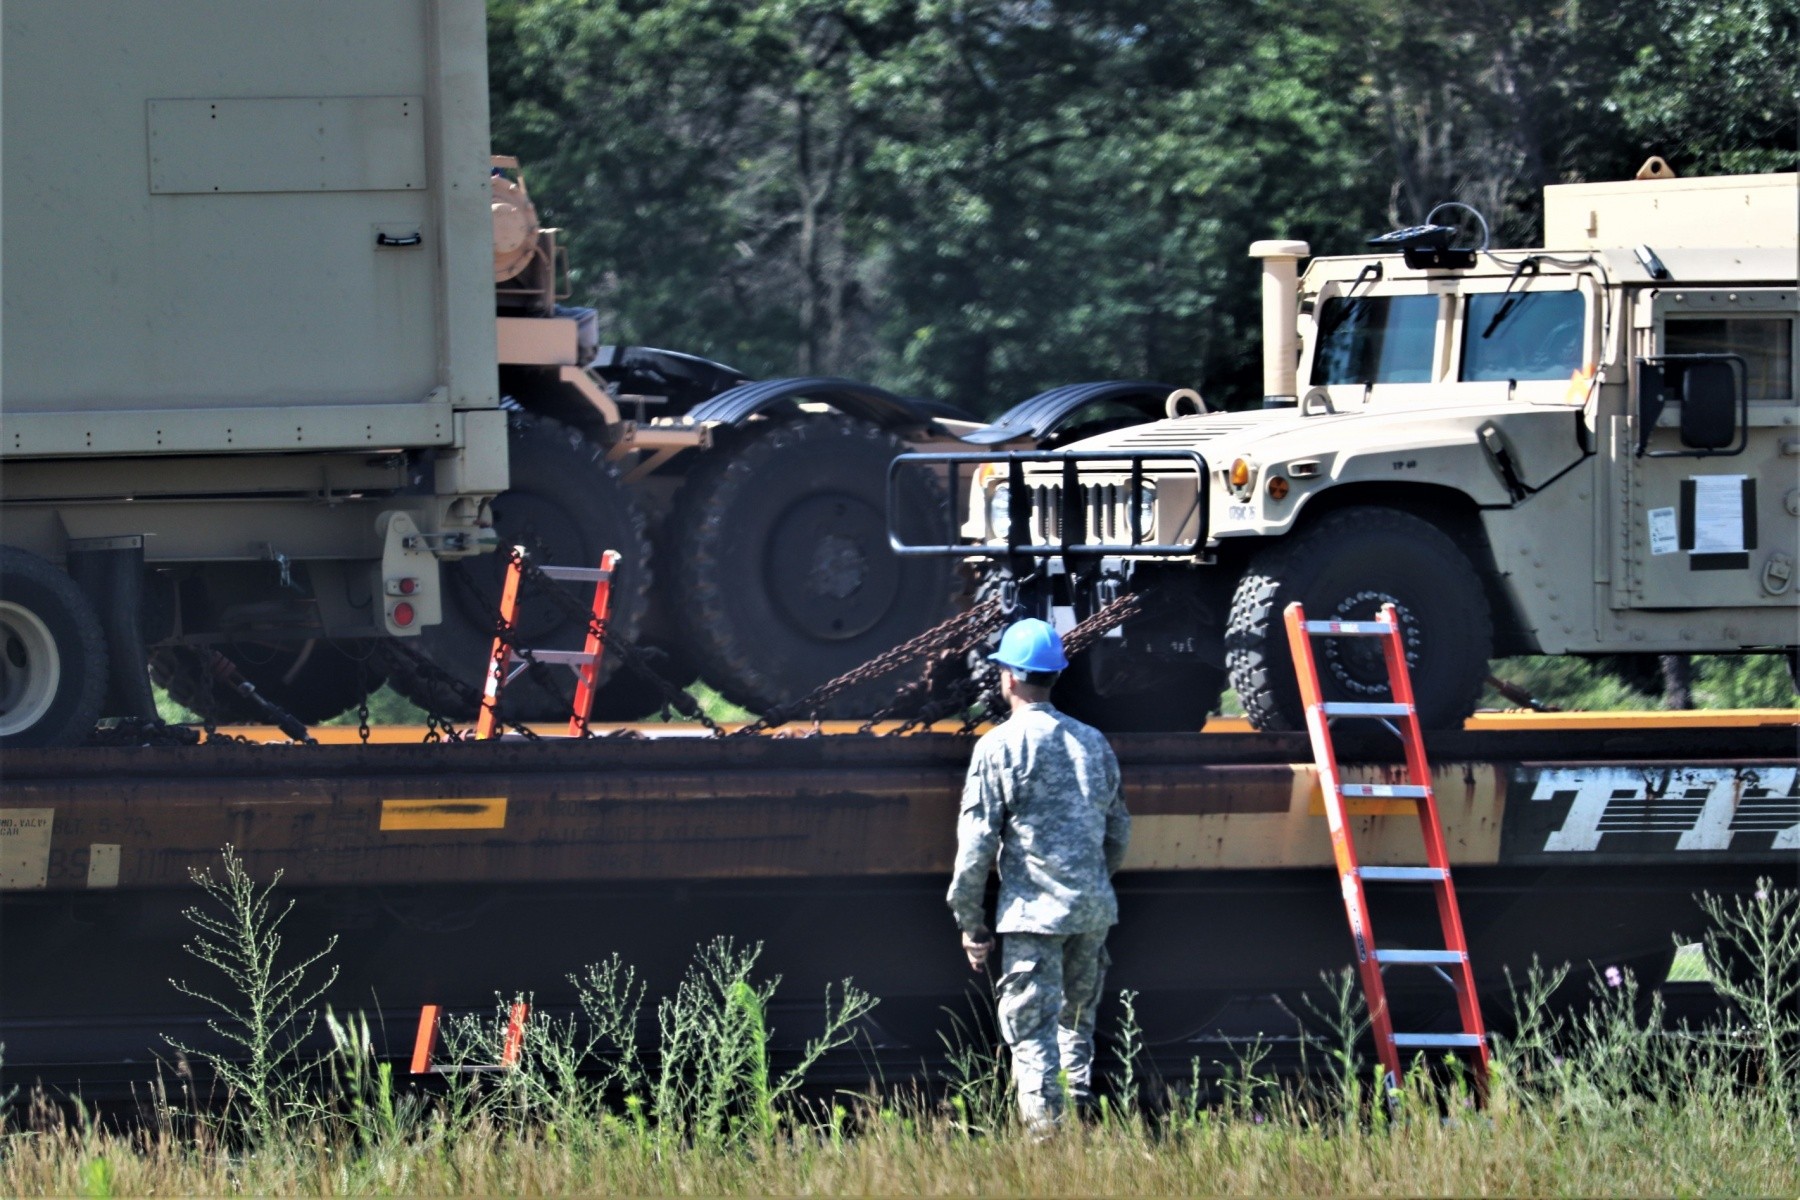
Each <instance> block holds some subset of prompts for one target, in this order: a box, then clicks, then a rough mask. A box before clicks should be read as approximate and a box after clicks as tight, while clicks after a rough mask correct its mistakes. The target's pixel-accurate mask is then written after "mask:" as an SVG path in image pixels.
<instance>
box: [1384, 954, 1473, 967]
mask: <svg viewBox="0 0 1800 1200" xmlns="http://www.w3.org/2000/svg"><path fill="white" fill-rule="evenodd" d="M1466 958H1467V955H1465V954H1464V953H1463V952H1462V951H1461V950H1377V951H1375V961H1376V962H1378V963H1393V964H1396V965H1401V966H1433V965H1436V964H1440V963H1441V964H1443V965H1445V966H1461V965H1462V964H1463V962H1464V961H1465V959H1466Z"/></svg>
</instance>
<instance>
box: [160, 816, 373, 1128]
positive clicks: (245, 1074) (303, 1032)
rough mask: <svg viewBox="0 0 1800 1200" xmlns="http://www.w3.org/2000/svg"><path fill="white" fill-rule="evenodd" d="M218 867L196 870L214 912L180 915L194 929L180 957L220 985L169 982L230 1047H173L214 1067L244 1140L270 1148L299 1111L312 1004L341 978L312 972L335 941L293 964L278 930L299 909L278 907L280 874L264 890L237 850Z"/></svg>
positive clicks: (313, 1016)
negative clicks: (218, 870) (204, 1010)
mask: <svg viewBox="0 0 1800 1200" xmlns="http://www.w3.org/2000/svg"><path fill="white" fill-rule="evenodd" d="M220 860H221V865H222V875H221V877H220V878H218V879H215V878H213V875H212V872H211V871H210V870H206V871H199V870H195V871H191V872H190V874H191V876H192V877H193V880H194V882H195V883H196V884H198V885H199V886H200V887H201V889H202V890H204V891H205V892H206V895H207V897H208V899H210V900H211V901H212V902H213V909H205V908H199V907H194V908H188V909H184V910H183V911H182V914H181V915H182V916H183V917H184V918H186V920H187V922H188V923H189V924H190V925H192V926H193V927H194V928H195V930H196V931H197V933H196V935H195V937H194V940H193V941H191V942H188V943H187V944H186V945H184V946H183V947H182V949H184V950H186V951H187V953H188V954H190V955H192V956H193V957H194V958H195V959H197V960H199V961H200V962H201V963H204V964H205V965H207V966H209V967H212V968H213V969H214V970H216V971H217V972H218V974H219V976H220V977H221V978H220V981H219V983H217V984H209V985H205V986H206V987H207V988H208V990H205V991H202V990H200V988H197V987H195V986H193V985H191V984H189V983H187V982H186V981H185V980H174V979H171V980H170V981H169V983H170V985H171V986H173V987H174V988H175V990H176V991H178V992H180V993H181V994H182V995H184V996H187V997H190V998H191V999H194V1000H198V1001H200V1002H202V1003H203V1004H205V1005H206V1006H207V1007H208V1008H209V1009H211V1010H212V1011H213V1013H214V1014H216V1015H214V1016H210V1017H208V1018H207V1021H206V1027H207V1028H208V1029H209V1030H211V1031H212V1032H213V1034H214V1035H216V1036H217V1037H218V1038H220V1039H222V1041H223V1043H224V1044H225V1048H223V1049H218V1050H197V1049H195V1048H193V1047H191V1046H188V1045H185V1044H183V1043H181V1042H177V1041H175V1040H173V1039H168V1041H169V1045H170V1046H171V1047H173V1048H174V1050H175V1051H176V1053H178V1054H181V1055H184V1056H185V1057H187V1058H190V1059H199V1060H202V1061H205V1062H207V1063H208V1064H209V1065H210V1066H211V1067H212V1069H213V1071H214V1073H215V1074H216V1075H217V1076H218V1078H219V1080H220V1081H221V1082H223V1083H224V1084H225V1086H226V1087H227V1088H229V1089H230V1091H231V1094H232V1095H231V1103H232V1105H233V1106H235V1107H239V1108H241V1110H242V1117H243V1129H244V1132H245V1133H246V1134H247V1135H248V1136H249V1137H250V1138H251V1139H253V1140H254V1141H258V1142H265V1141H268V1140H270V1139H272V1138H274V1137H276V1136H278V1135H279V1134H280V1133H281V1132H282V1130H283V1129H284V1128H285V1127H286V1126H287V1124H288V1122H289V1120H290V1119H291V1118H292V1116H293V1115H294V1113H295V1110H296V1108H297V1106H298V1105H299V1103H300V1096H301V1088H302V1085H303V1078H302V1076H303V1074H304V1072H305V1069H306V1066H305V1064H301V1063H299V1062H297V1061H296V1059H297V1056H298V1054H299V1051H300V1046H301V1043H303V1042H304V1041H305V1040H306V1038H307V1037H308V1036H309V1035H311V1033H312V1031H313V1029H314V1027H315V1025H316V1023H317V1019H318V1014H317V1013H316V1012H315V1011H314V1010H313V1009H312V1005H313V1004H314V1003H316V1002H317V1001H318V999H319V997H320V996H322V995H324V993H325V990H326V989H327V988H329V987H330V986H331V985H332V984H333V983H334V982H336V980H337V976H338V969H337V967H335V966H332V967H330V968H329V969H328V970H325V971H324V978H323V979H322V980H321V979H319V978H318V973H317V972H316V971H315V970H314V968H316V967H321V966H322V964H323V962H324V960H325V959H326V957H327V956H328V955H330V953H331V952H332V950H333V949H335V948H336V946H337V938H336V937H335V936H334V937H332V938H331V939H330V940H329V941H328V942H327V943H326V944H325V947H324V949H322V950H318V951H316V952H314V953H312V954H309V955H304V956H302V957H301V958H299V959H298V961H287V960H286V959H284V956H283V954H282V936H281V925H282V922H283V921H285V920H286V919H287V917H288V914H289V913H291V912H293V910H294V902H293V901H292V900H290V901H288V902H287V904H286V905H285V906H281V907H277V905H276V904H275V901H274V893H275V887H276V885H277V884H279V883H280V882H281V872H280V871H277V872H275V875H274V878H272V879H271V880H270V881H269V883H268V884H267V885H266V886H262V887H259V886H258V885H257V883H256V881H255V880H253V879H251V878H250V873H249V871H248V870H246V869H245V867H244V860H243V859H242V858H240V857H239V856H238V853H237V851H236V850H235V849H234V848H233V847H231V846H226V847H225V849H224V850H223V852H222V853H221V854H220ZM214 910H216V911H214ZM221 984H222V986H220V985H221Z"/></svg>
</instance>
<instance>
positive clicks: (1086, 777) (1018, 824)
mask: <svg viewBox="0 0 1800 1200" xmlns="http://www.w3.org/2000/svg"><path fill="white" fill-rule="evenodd" d="M993 661H994V662H996V663H998V664H1000V666H1001V668H1002V671H1001V693H1002V695H1004V696H1005V697H1006V698H1007V701H1008V703H1009V704H1010V706H1011V709H1012V713H1011V717H1010V719H1008V720H1007V721H1006V723H1005V724H1003V725H1001V726H1000V727H999V728H997V729H994V730H992V731H991V732H989V733H988V734H987V735H986V736H985V737H983V738H982V739H981V741H980V742H979V743H977V744H976V747H975V755H974V759H973V761H971V762H970V764H969V775H968V781H967V783H966V785H965V786H964V789H963V798H962V812H961V815H960V816H959V817H958V819H957V830H956V842H957V847H956V871H955V875H954V877H953V878H952V879H951V882H950V895H949V901H950V911H951V912H952V913H953V914H954V915H955V917H956V923H957V925H958V926H959V927H960V928H961V929H962V934H963V949H964V952H965V953H966V954H967V955H968V959H969V966H970V967H971V968H973V969H975V970H981V969H982V968H983V967H984V966H985V965H986V964H987V960H988V956H989V953H990V951H991V949H992V947H993V934H992V933H991V932H990V931H989V926H988V924H987V921H986V919H985V914H984V912H983V907H984V898H985V893H986V891H987V880H988V873H989V872H990V871H991V870H992V869H993V867H994V863H995V860H996V858H998V860H999V866H1000V903H999V919H998V920H996V921H995V922H994V925H993V928H994V929H997V930H998V931H999V932H1000V933H1002V934H1004V935H1005V939H1004V944H1003V946H1002V949H1001V957H1000V965H1001V972H1002V973H1001V976H1000V982H999V984H998V986H997V988H996V989H995V990H996V999H997V1002H998V1008H999V1017H1000V1033H1001V1036H1003V1037H1004V1038H1005V1039H1006V1043H1007V1045H1008V1046H1010V1047H1011V1048H1012V1056H1013V1077H1014V1079H1015V1081H1016V1083H1017V1085H1018V1090H1019V1112H1020V1115H1021V1116H1022V1117H1023V1118H1024V1120H1025V1121H1026V1123H1027V1124H1028V1125H1030V1126H1031V1127H1032V1128H1034V1129H1038V1130H1047V1129H1050V1128H1053V1127H1054V1126H1055V1125H1056V1124H1057V1123H1058V1122H1060V1120H1061V1119H1062V1114H1063V1107H1064V1097H1063V1092H1062V1086H1061V1079H1062V1078H1066V1079H1067V1080H1068V1083H1069V1090H1070V1092H1072V1093H1073V1095H1072V1097H1071V1098H1072V1099H1073V1100H1075V1101H1076V1102H1077V1103H1080V1102H1081V1101H1084V1100H1085V1099H1086V1098H1087V1095H1088V1091H1089V1087H1090V1083H1091V1079H1092V1074H1093V1058H1094V1012H1095V1009H1096V1008H1097V1007H1098V1006H1099V1003H1100V988H1101V985H1102V983H1103V982H1104V980H1105V977H1106V964H1107V958H1106V945H1105V943H1106V933H1107V930H1108V929H1110V928H1111V927H1112V926H1113V925H1114V924H1116V923H1117V922H1118V919H1119V908H1118V901H1117V899H1116V898H1115V897H1114V895H1113V888H1112V874H1113V872H1115V871H1117V870H1118V869H1119V864H1120V862H1122V861H1123V860H1124V857H1125V844H1126V841H1127V839H1128V838H1129V837H1130V834H1131V817H1130V816H1129V815H1128V814H1127V813H1126V811H1125V804H1124V800H1123V799H1122V797H1121V795H1120V792H1119V762H1118V759H1117V758H1115V757H1114V756H1113V752H1112V747H1111V746H1110V745H1108V744H1107V741H1106V738H1105V737H1104V736H1103V735H1102V734H1101V733H1100V732H1099V731H1098V730H1096V729H1093V728H1091V727H1089V726H1087V725H1084V724H1082V723H1081V722H1080V721H1077V720H1075V719H1074V718H1073V717H1070V716H1068V715H1067V714H1065V713H1061V712H1058V711H1057V710H1056V709H1055V708H1054V707H1053V706H1052V705H1051V704H1050V688H1051V685H1052V684H1054V683H1055V682H1056V676H1057V673H1058V672H1059V671H1060V670H1062V668H1063V667H1066V666H1067V665H1068V660H1067V658H1065V657H1064V655H1063V649H1062V641H1061V639H1060V638H1058V637H1057V635H1056V631H1055V630H1054V629H1052V628H1051V627H1050V626H1049V625H1048V624H1046V623H1045V622H1043V621H1039V620H1035V619H1031V620H1025V621H1020V622H1018V623H1016V624H1014V625H1013V626H1011V627H1010V628H1008V629H1007V631H1006V634H1005V636H1004V637H1002V639H1001V643H1000V650H999V652H998V653H996V654H995V655H994V656H993Z"/></svg>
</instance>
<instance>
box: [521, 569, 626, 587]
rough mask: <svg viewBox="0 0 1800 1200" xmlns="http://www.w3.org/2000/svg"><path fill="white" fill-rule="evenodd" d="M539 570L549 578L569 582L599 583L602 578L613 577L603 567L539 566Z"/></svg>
mask: <svg viewBox="0 0 1800 1200" xmlns="http://www.w3.org/2000/svg"><path fill="white" fill-rule="evenodd" d="M538 570H539V571H540V572H542V573H543V574H544V575H545V576H546V577H547V578H550V579H561V580H565V581H567V582H569V583H599V582H600V581H601V580H602V579H611V578H612V572H611V571H608V570H606V569H605V568H603V567H539V568H538Z"/></svg>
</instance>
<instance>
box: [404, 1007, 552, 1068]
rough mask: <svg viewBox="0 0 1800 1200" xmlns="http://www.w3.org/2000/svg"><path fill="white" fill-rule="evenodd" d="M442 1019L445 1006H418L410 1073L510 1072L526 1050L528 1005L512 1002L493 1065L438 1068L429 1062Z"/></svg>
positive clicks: (432, 1056)
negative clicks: (503, 1034) (502, 1038)
mask: <svg viewBox="0 0 1800 1200" xmlns="http://www.w3.org/2000/svg"><path fill="white" fill-rule="evenodd" d="M443 1018H444V1006H443V1005H441V1004H427V1005H424V1006H423V1007H421V1008H420V1009H419V1031H418V1033H417V1034H416V1035H415V1036H414V1038H413V1056H412V1073H413V1074H414V1075H451V1074H457V1075H464V1074H471V1073H474V1072H479V1071H513V1070H517V1069H518V1066H519V1056H520V1054H522V1053H523V1052H524V1050H525V1027H526V1025H527V1024H528V1023H529V1022H530V1020H531V1006H530V1005H529V1004H527V1003H525V1002H524V1001H523V1000H518V1001H515V1002H514V1003H513V1004H512V1006H511V1007H510V1008H509V1009H508V1010H507V1015H506V1037H505V1039H504V1040H503V1041H502V1042H501V1045H500V1061H499V1062H498V1063H495V1064H485V1063H481V1064H467V1063H465V1064H459V1065H457V1066H453V1067H440V1066H437V1065H436V1064H435V1063H433V1062H432V1060H433V1059H434V1058H436V1057H437V1052H438V1027H439V1025H440V1024H441V1022H442V1021H443Z"/></svg>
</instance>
